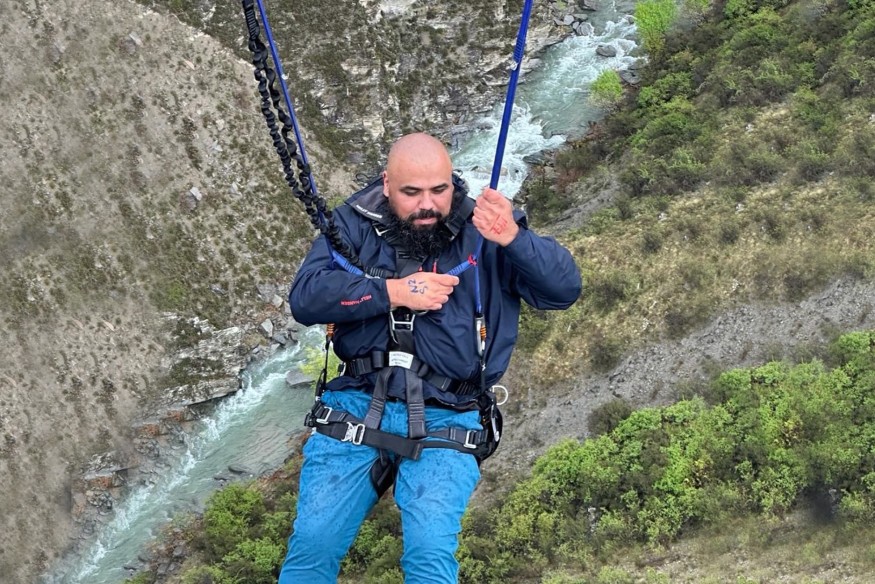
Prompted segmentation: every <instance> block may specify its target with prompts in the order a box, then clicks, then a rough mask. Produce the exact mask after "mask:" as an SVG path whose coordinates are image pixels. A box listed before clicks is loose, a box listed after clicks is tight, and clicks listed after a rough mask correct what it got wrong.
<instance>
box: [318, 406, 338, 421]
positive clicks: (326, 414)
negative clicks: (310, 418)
mask: <svg viewBox="0 0 875 584" xmlns="http://www.w3.org/2000/svg"><path fill="white" fill-rule="evenodd" d="M322 407H323V408H325V410H324V411H323V412H322V414H321V415H320V416H319V417H318V418H316V423H317V424H327V423H328V417H329V416H330V415H331V414H333V413H334V410H332V409H331V408H329V407H328V406H322Z"/></svg>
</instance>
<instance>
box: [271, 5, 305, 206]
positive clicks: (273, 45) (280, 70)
mask: <svg viewBox="0 0 875 584" xmlns="http://www.w3.org/2000/svg"><path fill="white" fill-rule="evenodd" d="M257 2H258V12H259V13H260V14H261V24H262V25H263V27H264V36H265V38H267V45H268V46H269V47H270V55H271V57H273V63H274V65H275V66H276V73H277V76H278V77H279V78H280V87H281V88H282V90H283V99H285V101H286V107H287V108H288V110H289V117H290V118H292V127H293V128H294V130H295V140H296V141H297V142H298V149H299V150H300V151H301V160H302V161H303V162H304V164H305V165H306V166H307V167H308V168H309V166H310V163H309V161H308V160H307V151H306V150H304V140H303V139H302V138H301V129H300V128H299V127H298V118H297V117H296V116H295V108H294V107H292V98H291V97H289V88H288V86H287V85H286V75H285V73H283V65H282V63H281V62H280V57H279V52H278V51H277V48H276V43H275V42H274V40H273V33H272V32H271V31H270V22H268V20H267V11H266V10H265V9H264V3H263V2H262V0H257ZM308 178H309V179H310V185H311V186H312V187H313V195H314V196H316V195H318V194H319V192H318V191H317V190H316V181H315V180H313V173H312V172H310V173H309V174H308Z"/></svg>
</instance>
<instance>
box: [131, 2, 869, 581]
mask: <svg viewBox="0 0 875 584" xmlns="http://www.w3.org/2000/svg"><path fill="white" fill-rule="evenodd" d="M638 7H639V15H640V18H639V19H638V22H639V26H640V27H641V33H642V37H643V38H644V40H645V44H646V46H647V49H648V51H649V53H650V62H649V65H648V67H647V68H646V69H645V70H644V71H643V83H642V85H641V88H640V90H638V91H631V90H630V91H627V94H626V98H625V99H624V100H622V101H621V102H619V103H617V105H616V106H615V109H614V111H612V112H611V113H610V115H609V116H608V117H607V118H606V120H605V121H604V123H603V124H601V125H600V127H599V128H598V130H597V132H595V133H594V134H593V135H591V136H590V137H588V138H587V139H585V140H584V141H582V142H580V143H578V144H574V145H572V146H571V147H570V148H568V149H566V150H564V151H563V152H561V153H559V154H558V156H557V161H556V167H555V177H554V178H551V174H550V172H548V171H544V172H543V173H541V174H540V176H538V174H537V173H536V176H535V177H534V179H533V180H532V181H531V183H530V185H529V193H528V207H529V209H530V211H531V213H532V215H533V218H534V219H535V220H537V221H538V222H539V223H540V224H542V225H547V224H551V223H554V222H558V224H559V225H560V226H561V227H562V229H563V233H562V238H563V240H564V242H565V243H566V244H567V245H568V246H569V247H570V248H571V249H572V251H573V253H574V255H575V257H576V259H577V261H578V262H579V264H580V266H581V268H582V270H583V273H584V278H585V281H586V282H588V286H587V287H586V288H587V291H586V293H585V296H584V297H583V298H582V299H581V301H579V302H578V303H577V304H576V305H575V306H574V307H573V308H572V309H571V310H568V311H565V312H561V313H555V314H544V313H539V312H536V311H528V312H526V313H525V315H524V331H523V336H522V338H521V345H520V349H521V350H522V351H524V352H526V353H529V354H530V355H531V358H529V359H527V362H528V363H531V364H533V365H537V368H536V369H535V373H533V374H531V376H532V377H533V379H534V380H535V381H536V382H537V383H538V384H539V386H540V387H542V388H543V391H544V392H549V391H550V389H548V388H550V387H566V388H567V383H568V382H569V381H570V380H573V379H574V378H575V377H576V376H578V375H581V374H582V373H583V372H584V371H587V372H591V371H593V370H595V371H609V370H611V368H612V367H613V366H614V365H615V364H616V363H617V362H618V360H619V359H620V357H621V356H622V355H623V354H624V353H626V352H627V351H629V350H631V349H632V348H634V347H640V346H642V345H644V344H646V343H650V342H655V341H658V340H660V339H665V338H678V337H681V336H684V335H686V334H688V333H689V332H690V331H692V330H694V329H695V328H696V327H698V326H700V325H702V324H703V323H704V322H705V321H706V320H707V319H708V318H709V317H711V316H713V315H715V314H717V313H718V312H720V311H724V310H726V309H728V308H731V307H734V306H739V305H743V304H746V303H749V302H752V301H754V300H757V301H759V300H772V301H778V300H781V301H789V302H797V301H799V300H801V299H803V298H806V297H807V296H809V295H810V294H811V293H812V292H813V291H815V290H817V289H819V288H821V287H823V286H824V285H825V284H827V283H828V282H830V281H832V280H834V279H837V278H855V279H866V280H868V279H871V278H872V276H873V267H875V250H873V248H872V246H873V243H872V242H873V229H875V228H873V226H875V222H873V219H875V218H873V205H872V203H873V200H875V186H873V183H872V180H873V177H875V166H873V161H875V65H873V63H875V3H873V2H871V1H864V0H857V1H850V2H846V1H838V0H800V1H797V2H791V1H788V0H759V1H758V0H729V1H726V2H723V1H720V2H711V3H708V2H704V1H697V2H688V3H687V4H686V5H685V6H684V9H683V10H681V11H676V10H675V5H674V3H673V2H665V1H661V0H653V1H650V2H642V3H639V6H638ZM648 11H650V12H648ZM604 194H608V195H609V196H610V197H611V199H612V200H613V201H614V204H612V205H610V206H609V207H607V208H604V209H601V210H598V211H597V212H595V213H594V214H591V213H588V212H585V211H582V209H586V208H588V203H589V202H590V201H591V200H593V199H594V198H596V197H597V196H600V195H604ZM781 341H782V339H772V342H774V343H780V342H781ZM563 383H566V385H564V386H563ZM873 389H875V336H873V333H871V332H858V333H851V334H847V335H844V336H841V337H838V338H837V340H836V341H835V343H834V344H833V345H832V347H831V349H830V350H829V351H826V352H824V353H823V358H822V359H806V360H804V361H803V362H801V363H798V364H795V365H794V364H790V363H784V362H778V361H775V362H771V363H766V364H763V365H761V366H757V367H753V368H746V369H732V370H729V371H724V372H723V373H722V374H721V375H719V376H717V377H716V378H715V380H714V381H713V382H712V383H708V384H704V385H702V386H697V387H688V388H686V389H685V393H686V396H685V399H682V400H680V401H678V402H677V403H674V404H672V405H668V406H664V407H658V408H656V407H653V408H644V409H640V410H637V411H633V408H632V407H630V405H629V404H626V403H622V402H611V404H610V405H609V406H606V407H605V408H603V409H601V410H599V412H598V414H597V415H596V416H594V417H593V418H592V419H591V421H590V427H589V434H590V436H591V437H590V438H589V439H587V440H584V441H582V442H578V441H573V440H569V441H562V442H560V443H558V444H556V445H555V446H554V447H553V448H551V449H550V450H549V451H548V452H547V453H546V454H545V455H544V456H543V457H542V458H540V459H539V460H538V461H537V463H536V464H535V466H534V468H533V470H532V473H531V476H530V477H529V478H527V479H525V480H523V481H521V482H519V483H518V484H516V485H515V486H513V487H512V488H511V489H510V492H509V493H508V494H507V495H506V496H504V497H499V498H498V499H497V500H496V501H493V502H492V503H491V504H484V505H482V506H480V507H478V508H476V509H473V510H472V511H471V512H469V514H468V515H467V516H466V520H465V530H464V532H463V536H462V545H461V548H460V551H459V558H460V562H461V564H462V581H463V582H472V583H473V582H478V583H479V582H543V583H545V584H546V583H549V584H571V583H599V584H609V583H614V584H624V583H627V582H628V583H632V582H648V583H660V584H662V583H668V582H737V583H745V584H746V583H753V582H766V581H776V580H778V579H780V578H785V579H788V580H787V581H793V582H827V581H841V582H864V581H867V578H868V575H869V574H871V572H872V569H873V565H872V562H873V558H875V553H873V549H872V547H871V544H869V543H866V542H868V541H870V539H869V538H870V536H871V535H872V529H871V521H872V518H873V513H875V498H873V497H875V490H873V489H875V487H873V477H875V459H873V457H872V454H871V453H872V451H873V446H875V444H873V440H875V426H873V413H875V412H873V409H872V406H873V403H872V390H873ZM554 391H555V390H554ZM678 393H684V392H681V391H679V392H678ZM596 434H598V435H597V436H596ZM299 464H300V461H299V459H297V458H293V459H292V460H290V462H289V463H288V465H287V467H286V468H285V469H283V470H282V471H280V472H278V473H277V475H276V476H275V477H274V478H273V480H271V481H267V482H265V483H259V484H254V485H251V486H249V487H246V486H243V485H234V486H232V487H229V488H227V489H225V490H224V491H222V492H219V493H217V494H216V495H215V496H214V497H213V500H212V503H211V505H210V506H209V507H208V509H207V510H206V512H205V513H204V514H203V516H202V517H193V518H189V522H190V525H189V527H188V528H187V529H182V530H177V531H175V532H173V534H172V537H169V539H168V540H167V541H166V542H165V544H166V545H167V547H168V549H172V547H173V546H174V545H177V544H179V543H188V544H189V545H190V546H191V548H192V549H193V550H196V551H197V552H198V553H197V554H196V557H195V558H193V559H192V560H190V561H189V562H188V563H187V564H186V566H185V568H184V570H183V574H182V575H180V576H176V577H174V578H172V580H173V581H180V582H184V583H185V584H194V583H199V582H215V583H222V584H232V583H237V582H247V583H249V582H272V581H273V578H274V577H275V576H274V574H275V573H276V570H277V569H278V565H279V562H280V561H281V558H282V557H283V554H284V546H285V542H284V538H285V536H286V535H287V529H288V525H289V524H290V521H291V520H292V518H293V515H294V502H295V497H296V495H295V488H296V487H295V478H296V473H297V468H298V465H299ZM488 464H489V463H487V465H488ZM807 509H811V510H813V511H812V512H813V513H814V515H815V517H814V518H809V517H807V516H805V514H804V513H803V512H802V511H803V510H807ZM782 546H784V547H782ZM788 547H789V548H794V549H793V550H788V549H787V548H788ZM794 550H795V551H796V552H798V553H794ZM400 553H401V539H400V533H399V522H398V517H397V512H396V511H395V510H394V507H393V506H392V505H391V502H387V501H383V502H381V504H380V505H379V506H378V507H377V509H376V511H375V513H374V514H373V515H372V517H371V518H370V519H369V520H368V522H366V524H365V525H364V527H363V528H362V531H361V532H360V534H359V538H358V540H357V542H356V543H355V545H354V547H353V549H352V551H351V553H350V555H349V557H348V558H347V560H346V561H345V563H344V578H345V579H346V581H350V582H372V583H378V582H379V583H384V584H389V583H396V582H401V581H402V576H401V573H400V571H399V568H398V558H399V556H400ZM679 558H680V559H679ZM135 581H136V582H138V583H146V582H150V583H151V582H153V581H156V577H155V575H154V573H152V572H147V573H143V574H141V575H140V576H138V577H137V578H136V579H135Z"/></svg>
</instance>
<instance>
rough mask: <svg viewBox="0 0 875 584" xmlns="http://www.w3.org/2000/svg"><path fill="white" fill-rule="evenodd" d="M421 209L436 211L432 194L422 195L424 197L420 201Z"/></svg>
mask: <svg viewBox="0 0 875 584" xmlns="http://www.w3.org/2000/svg"><path fill="white" fill-rule="evenodd" d="M419 208H420V209H429V210H430V209H434V198H433V197H432V196H431V193H423V194H422V197H421V198H420V199H419Z"/></svg>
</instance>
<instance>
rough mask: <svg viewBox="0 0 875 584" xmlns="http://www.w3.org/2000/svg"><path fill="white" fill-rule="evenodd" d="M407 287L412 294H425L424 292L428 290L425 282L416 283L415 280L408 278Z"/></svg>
mask: <svg viewBox="0 0 875 584" xmlns="http://www.w3.org/2000/svg"><path fill="white" fill-rule="evenodd" d="M407 286H408V287H409V288H410V292H411V293H413V294H425V291H426V290H428V286H426V285H425V280H421V281H419V282H417V281H416V278H410V279H409V280H407Z"/></svg>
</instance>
